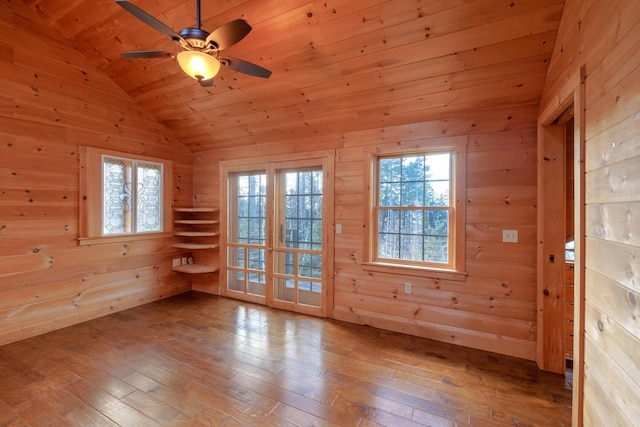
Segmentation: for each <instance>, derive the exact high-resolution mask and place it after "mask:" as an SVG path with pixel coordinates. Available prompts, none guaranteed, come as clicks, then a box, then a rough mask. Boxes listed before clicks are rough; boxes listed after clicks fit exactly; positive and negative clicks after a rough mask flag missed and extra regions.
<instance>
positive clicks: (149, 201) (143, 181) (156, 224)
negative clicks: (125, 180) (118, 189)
mask: <svg viewBox="0 0 640 427" xmlns="http://www.w3.org/2000/svg"><path fill="white" fill-rule="evenodd" d="M136 178H137V186H136V188H137V194H136V231H137V232H138V233H148V232H152V231H161V230H162V165H159V164H153V163H140V162H138V168H137V174H136Z"/></svg>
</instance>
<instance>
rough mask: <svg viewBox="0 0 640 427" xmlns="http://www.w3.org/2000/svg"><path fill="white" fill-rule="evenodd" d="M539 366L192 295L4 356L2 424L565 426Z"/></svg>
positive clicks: (566, 401) (555, 382)
mask: <svg viewBox="0 0 640 427" xmlns="http://www.w3.org/2000/svg"><path fill="white" fill-rule="evenodd" d="M570 404H571V392H570V391H569V390H567V389H565V387H564V378H563V377H561V376H558V375H553V374H549V373H546V372H542V371H539V370H538V369H537V367H536V365H535V363H533V362H530V361H525V360H520V359H516V358H512V357H507V356H501V355H497V354H493V353H488V352H483V351H478V350H472V349H469V348H465V347H458V346H454V345H450V344H445V343H439V342H435V341H430V340H426V339H422V338H416V337H412V336H408V335H402V334H397V333H392V332H386V331H381V330H378V329H374V328H370V327H366V326H359V325H353V324H349V323H344V322H337V321H332V320H326V319H319V318H314V317H309V316H304V315H299V314H295V313H289V312H286V311H281V310H275V309H270V308H267V307H262V306H259V305H253V304H248V303H243V302H239V301H235V300H231V299H226V298H221V297H215V296H211V295H206V294H201V293H197V292H189V293H186V294H182V295H178V296H175V297H171V298H168V299H165V300H162V301H157V302H154V303H151V304H147V305H144V306H140V307H136V308H133V309H129V310H126V311H123V312H119V313H115V314H112V315H110V316H106V317H102V318H99V319H95V320H91V321H89V322H85V323H82V324H78V325H75V326H72V327H69V328H64V329H61V330H58V331H54V332H50V333H48V334H45V335H41V336H38V337H35V338H31V339H27V340H23V341H19V342H16V343H13V344H9V345H6V346H3V347H0V425H2V426H117V425H119V426H136V427H138V426H358V427H365V426H394V427H395V426H425V425H426V426H436V427H440V426H447V427H452V426H508V425H512V426H519V427H525V426H545V427H546V426H569V425H571V407H570Z"/></svg>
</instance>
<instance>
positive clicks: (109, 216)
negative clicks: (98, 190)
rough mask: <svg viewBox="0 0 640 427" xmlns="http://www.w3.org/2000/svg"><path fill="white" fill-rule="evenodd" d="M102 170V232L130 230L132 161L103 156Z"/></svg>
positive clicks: (113, 232)
mask: <svg viewBox="0 0 640 427" xmlns="http://www.w3.org/2000/svg"><path fill="white" fill-rule="evenodd" d="M102 170H103V212H102V219H103V220H102V224H103V230H102V232H103V233H104V234H124V233H131V232H132V222H131V211H132V197H133V194H132V193H131V189H132V188H133V176H132V162H131V161H130V160H126V159H117V158H105V159H104V161H103V164H102Z"/></svg>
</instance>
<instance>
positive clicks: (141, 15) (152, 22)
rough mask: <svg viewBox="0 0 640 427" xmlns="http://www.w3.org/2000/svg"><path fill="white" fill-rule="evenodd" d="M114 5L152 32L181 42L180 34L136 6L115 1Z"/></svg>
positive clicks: (125, 0) (126, 2) (124, 0)
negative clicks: (142, 23) (148, 27)
mask: <svg viewBox="0 0 640 427" xmlns="http://www.w3.org/2000/svg"><path fill="white" fill-rule="evenodd" d="M116 3H117V4H119V5H120V6H122V8H123V9H124V10H126V11H127V12H129V13H130V14H132V15H133V16H135V17H136V18H138V19H139V20H141V21H142V22H144V23H145V24H147V25H148V26H150V27H151V28H153V29H154V30H156V31H158V32H160V33H162V34H164V35H165V36H169V37H171V39H172V40H173V41H178V40H182V37H181V36H180V34H178V33H176V32H175V31H173V30H172V29H171V28H169V27H167V26H166V25H165V24H163V23H162V22H160V21H158V20H157V19H156V18H154V17H153V16H151V15H149V14H148V13H147V12H145V11H144V10H142V9H140V8H139V7H138V6H135V5H133V4H131V3H129V2H128V1H127V0H116Z"/></svg>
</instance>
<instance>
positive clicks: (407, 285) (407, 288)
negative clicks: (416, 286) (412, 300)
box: [404, 282, 411, 294]
mask: <svg viewBox="0 0 640 427" xmlns="http://www.w3.org/2000/svg"><path fill="white" fill-rule="evenodd" d="M404 293H405V294H410V293H411V282H404Z"/></svg>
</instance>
